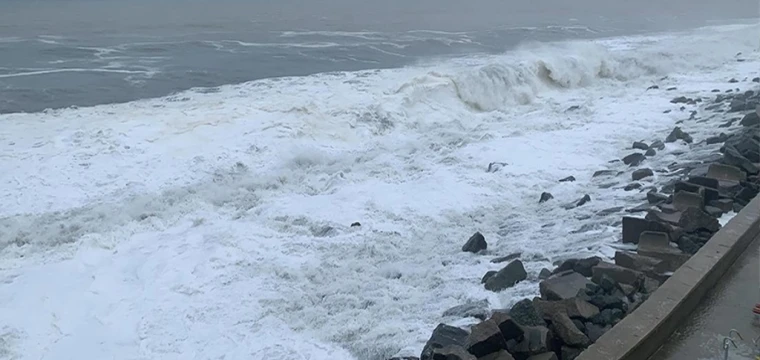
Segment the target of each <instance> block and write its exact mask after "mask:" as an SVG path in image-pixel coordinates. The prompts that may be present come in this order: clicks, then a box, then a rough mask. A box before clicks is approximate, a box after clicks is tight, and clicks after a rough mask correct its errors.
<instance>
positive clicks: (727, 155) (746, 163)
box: [723, 144, 760, 174]
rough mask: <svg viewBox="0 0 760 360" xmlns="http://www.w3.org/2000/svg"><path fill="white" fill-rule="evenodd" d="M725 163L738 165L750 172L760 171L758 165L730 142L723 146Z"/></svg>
mask: <svg viewBox="0 0 760 360" xmlns="http://www.w3.org/2000/svg"><path fill="white" fill-rule="evenodd" d="M723 163H725V164H728V165H733V166H736V167H738V168H740V169H742V170H744V171H745V172H747V173H748V174H757V173H758V172H760V170H759V169H758V167H757V165H755V164H754V163H752V161H750V160H749V159H747V158H746V157H745V156H744V155H742V154H741V153H740V152H739V150H737V149H736V147H734V146H732V145H728V144H726V145H725V146H723Z"/></svg>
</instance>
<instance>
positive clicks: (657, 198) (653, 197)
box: [647, 191, 670, 205]
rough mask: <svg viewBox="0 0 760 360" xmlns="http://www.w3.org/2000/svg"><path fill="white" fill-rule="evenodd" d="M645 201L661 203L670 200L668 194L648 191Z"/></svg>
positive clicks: (654, 203) (653, 203)
mask: <svg viewBox="0 0 760 360" xmlns="http://www.w3.org/2000/svg"><path fill="white" fill-rule="evenodd" d="M647 201H648V202H649V203H650V204H652V205H657V204H662V203H664V202H668V201H670V196H668V195H665V194H660V193H658V192H654V191H650V192H648V193H647Z"/></svg>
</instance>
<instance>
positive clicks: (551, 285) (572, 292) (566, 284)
mask: <svg viewBox="0 0 760 360" xmlns="http://www.w3.org/2000/svg"><path fill="white" fill-rule="evenodd" d="M587 284H592V282H591V281H589V280H588V279H586V277H585V276H583V275H581V274H579V273H577V272H571V273H569V274H567V275H564V276H555V277H551V278H548V279H546V280H544V281H542V282H541V283H540V284H539V285H538V287H539V290H540V292H541V297H542V298H544V299H546V300H565V299H570V298H573V297H575V296H576V295H577V294H578V291H579V290H582V289H585V288H586V285H587Z"/></svg>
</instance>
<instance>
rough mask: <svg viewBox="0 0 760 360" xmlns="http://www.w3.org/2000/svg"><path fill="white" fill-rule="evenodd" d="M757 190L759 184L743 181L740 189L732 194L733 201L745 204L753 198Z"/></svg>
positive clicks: (759, 188)
mask: <svg viewBox="0 0 760 360" xmlns="http://www.w3.org/2000/svg"><path fill="white" fill-rule="evenodd" d="M758 192H760V186H758V185H754V184H751V183H745V186H744V187H742V189H741V191H739V192H738V193H737V194H736V195H735V196H734V202H735V203H739V204H741V205H742V206H746V205H747V204H749V202H750V201H752V199H754V198H755V196H757V194H758Z"/></svg>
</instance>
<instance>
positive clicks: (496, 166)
mask: <svg viewBox="0 0 760 360" xmlns="http://www.w3.org/2000/svg"><path fill="white" fill-rule="evenodd" d="M507 165H508V164H507V163H504V162H492V163H489V164H488V169H486V172H489V173H495V172H497V171H499V170H501V169H502V168H503V167H505V166H507Z"/></svg>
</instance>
